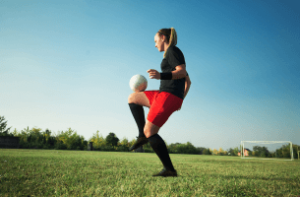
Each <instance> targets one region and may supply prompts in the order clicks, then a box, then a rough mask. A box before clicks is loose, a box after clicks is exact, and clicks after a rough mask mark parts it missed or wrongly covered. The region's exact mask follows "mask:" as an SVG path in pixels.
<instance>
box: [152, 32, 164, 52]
mask: <svg viewBox="0 0 300 197" xmlns="http://www.w3.org/2000/svg"><path fill="white" fill-rule="evenodd" d="M164 40H165V36H164V35H162V37H161V38H160V37H159V34H158V33H157V34H156V35H155V36H154V42H155V47H156V48H157V49H158V51H160V52H161V51H164V50H165V49H164Z"/></svg>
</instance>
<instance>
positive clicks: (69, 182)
mask: <svg viewBox="0 0 300 197" xmlns="http://www.w3.org/2000/svg"><path fill="white" fill-rule="evenodd" d="M170 157H171V160H172V162H173V165H174V167H175V169H176V170H177V173H178V175H179V176H178V177H152V174H154V173H157V172H159V171H160V170H161V169H162V164H161V162H160V160H159V158H158V157H157V156H156V154H154V153H123V152H99V151H63V150H24V149H0V196H126V197H127V196H251V197H254V196H291V197H292V196H295V197H298V196H300V178H299V177H300V162H299V161H298V160H295V161H278V160H277V161H272V160H271V161H270V160H254V159H251V160H242V159H241V158H239V157H230V156H202V155H183V154H171V155H170Z"/></svg>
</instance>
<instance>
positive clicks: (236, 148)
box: [233, 147, 239, 156]
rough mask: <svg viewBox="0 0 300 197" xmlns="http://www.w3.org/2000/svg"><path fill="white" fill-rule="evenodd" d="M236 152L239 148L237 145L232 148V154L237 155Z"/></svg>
mask: <svg viewBox="0 0 300 197" xmlns="http://www.w3.org/2000/svg"><path fill="white" fill-rule="evenodd" d="M238 152H239V148H238V147H235V148H234V149H233V154H234V156H237V155H238Z"/></svg>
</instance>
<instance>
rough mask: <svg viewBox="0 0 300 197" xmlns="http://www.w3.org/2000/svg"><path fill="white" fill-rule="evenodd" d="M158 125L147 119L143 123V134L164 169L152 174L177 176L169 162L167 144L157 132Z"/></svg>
mask: <svg viewBox="0 0 300 197" xmlns="http://www.w3.org/2000/svg"><path fill="white" fill-rule="evenodd" d="M159 129H160V127H158V126H156V125H154V124H153V123H151V122H150V121H148V120H147V122H146V125H145V130H144V133H145V136H146V137H147V138H148V140H149V142H150V145H151V147H152V148H153V150H154V151H155V153H156V154H157V156H158V157H159V159H160V160H161V162H162V163H163V165H164V167H165V169H164V170H163V171H161V172H160V173H159V174H156V175H153V176H177V172H176V170H175V169H174V167H173V164H172V162H171V159H170V156H169V153H168V149H167V146H166V144H165V142H164V140H163V139H162V138H161V137H160V136H159V135H158V134H157V133H158V130H159Z"/></svg>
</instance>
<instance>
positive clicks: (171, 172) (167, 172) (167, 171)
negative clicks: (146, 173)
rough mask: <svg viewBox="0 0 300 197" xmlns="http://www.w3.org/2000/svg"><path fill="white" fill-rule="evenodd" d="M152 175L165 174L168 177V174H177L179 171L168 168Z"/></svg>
mask: <svg viewBox="0 0 300 197" xmlns="http://www.w3.org/2000/svg"><path fill="white" fill-rule="evenodd" d="M152 176H163V177H167V176H177V171H176V170H175V171H171V170H167V169H165V168H164V169H163V170H162V171H160V172H159V173H158V174H153V175H152Z"/></svg>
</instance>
